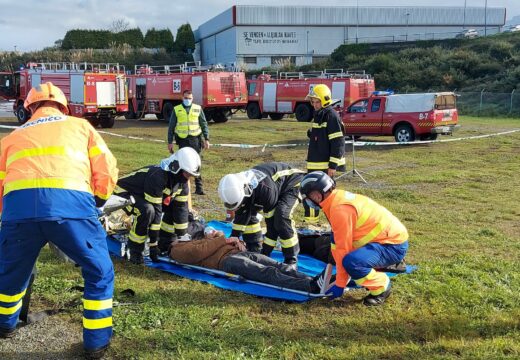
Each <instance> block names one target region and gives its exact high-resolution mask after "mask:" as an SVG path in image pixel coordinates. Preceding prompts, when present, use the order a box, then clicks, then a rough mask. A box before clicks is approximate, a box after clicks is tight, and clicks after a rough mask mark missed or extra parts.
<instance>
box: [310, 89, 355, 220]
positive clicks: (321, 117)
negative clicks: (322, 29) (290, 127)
mask: <svg viewBox="0 0 520 360" xmlns="http://www.w3.org/2000/svg"><path fill="white" fill-rule="evenodd" d="M306 99H308V100H310V102H311V105H312V107H313V108H314V119H313V121H312V123H311V128H310V129H309V130H308V131H307V136H308V137H309V148H308V151H307V172H308V173H309V172H312V171H323V172H324V173H326V174H327V175H329V176H330V177H331V178H334V176H335V174H336V170H339V171H345V139H344V136H343V124H342V122H341V119H340V117H339V115H338V113H337V112H336V110H334V109H333V108H332V95H331V92H330V89H329V87H328V86H327V85H324V84H319V85H316V86H314V87H313V88H312V89H311V91H310V92H309V94H308V95H307V98H306ZM303 206H304V208H305V221H306V222H309V223H315V222H317V221H318V215H319V211H318V210H315V209H313V208H310V207H309V206H307V205H306V204H305V203H304V204H303Z"/></svg>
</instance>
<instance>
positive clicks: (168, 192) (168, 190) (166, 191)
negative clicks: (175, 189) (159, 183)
mask: <svg viewBox="0 0 520 360" xmlns="http://www.w3.org/2000/svg"><path fill="white" fill-rule="evenodd" d="M171 193H172V191H171V190H170V189H164V190H163V194H166V195H170V194H171Z"/></svg>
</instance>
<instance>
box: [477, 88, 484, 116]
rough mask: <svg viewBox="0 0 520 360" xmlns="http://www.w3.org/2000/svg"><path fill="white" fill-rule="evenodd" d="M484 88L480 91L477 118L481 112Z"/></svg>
mask: <svg viewBox="0 0 520 360" xmlns="http://www.w3.org/2000/svg"><path fill="white" fill-rule="evenodd" d="M485 89H486V88H484V89H482V91H481V92H480V105H479V108H478V116H480V114H481V112H482V98H483V97H484V90H485Z"/></svg>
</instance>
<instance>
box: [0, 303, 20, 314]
mask: <svg viewBox="0 0 520 360" xmlns="http://www.w3.org/2000/svg"><path fill="white" fill-rule="evenodd" d="M22 304H23V302H22V301H18V304H16V305H15V306H11V307H3V306H0V315H13V314H14V313H15V312H17V311H18V310H19V309H20V308H21V307H22Z"/></svg>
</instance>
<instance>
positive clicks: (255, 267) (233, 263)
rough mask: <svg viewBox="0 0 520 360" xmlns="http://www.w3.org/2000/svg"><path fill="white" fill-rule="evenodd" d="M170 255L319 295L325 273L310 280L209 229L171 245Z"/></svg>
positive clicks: (176, 259) (182, 261) (233, 239)
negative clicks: (190, 238) (191, 238)
mask: <svg viewBox="0 0 520 360" xmlns="http://www.w3.org/2000/svg"><path fill="white" fill-rule="evenodd" d="M201 235H202V236H201ZM169 256H170V258H172V259H173V260H175V261H177V262H180V263H183V264H189V265H197V266H201V267H205V268H210V269H217V270H221V271H225V272H227V273H231V274H235V275H240V276H242V277H244V278H246V279H248V280H253V281H258V282H262V283H267V284H271V285H275V286H280V287H284V288H288V289H293V290H299V291H305V292H308V293H314V294H319V293H321V292H322V291H321V290H322V286H324V285H323V284H324V281H323V277H324V274H320V275H317V276H315V277H310V276H308V275H306V274H304V273H301V272H298V271H296V270H294V269H293V268H292V267H290V266H288V265H287V264H284V263H279V262H277V261H275V260H273V259H271V258H270V257H267V256H265V255H262V254H259V253H255V252H250V251H247V250H246V246H245V244H244V242H242V241H241V240H240V239H238V238H236V237H231V238H226V237H225V236H224V233H222V232H220V231H216V230H214V229H212V228H211V227H207V228H206V230H205V231H204V233H203V234H200V233H199V234H197V235H195V236H193V240H189V241H181V240H177V241H175V242H173V243H172V244H171V246H170V250H169Z"/></svg>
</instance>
